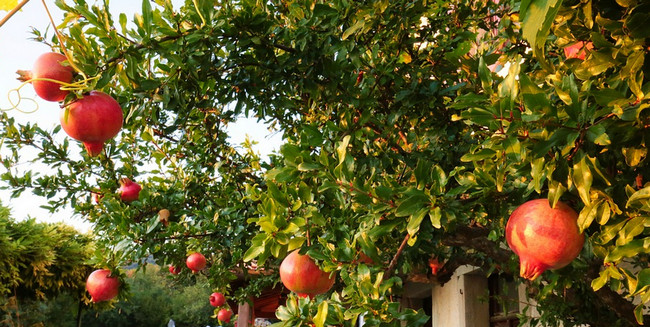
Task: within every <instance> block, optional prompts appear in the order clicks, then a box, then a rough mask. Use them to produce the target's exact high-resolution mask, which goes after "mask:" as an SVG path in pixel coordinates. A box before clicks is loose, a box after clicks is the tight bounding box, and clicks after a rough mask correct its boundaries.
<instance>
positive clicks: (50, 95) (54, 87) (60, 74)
mask: <svg viewBox="0 0 650 327" xmlns="http://www.w3.org/2000/svg"><path fill="white" fill-rule="evenodd" d="M66 60H67V58H66V57H65V56H64V55H62V54H60V53H56V52H48V53H44V54H42V55H40V56H39V57H38V58H37V59H36V62H34V67H33V68H32V72H31V74H32V76H31V78H34V79H37V78H48V79H53V80H57V81H61V82H63V83H70V82H72V76H73V74H74V69H73V68H72V67H70V66H63V65H62V64H61V62H63V61H66ZM32 86H33V87H34V91H36V94H37V95H38V96H39V97H41V99H43V100H47V101H55V102H56V101H63V99H65V97H66V95H68V93H70V91H64V90H61V84H59V83H56V82H50V81H39V80H35V81H32Z"/></svg>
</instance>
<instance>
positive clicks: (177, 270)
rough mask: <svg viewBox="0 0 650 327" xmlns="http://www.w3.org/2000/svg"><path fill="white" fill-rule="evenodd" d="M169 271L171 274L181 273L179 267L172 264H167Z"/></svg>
mask: <svg viewBox="0 0 650 327" xmlns="http://www.w3.org/2000/svg"><path fill="white" fill-rule="evenodd" d="M169 272H170V273H171V274H172V275H178V274H180V273H181V267H174V266H173V265H170V266H169Z"/></svg>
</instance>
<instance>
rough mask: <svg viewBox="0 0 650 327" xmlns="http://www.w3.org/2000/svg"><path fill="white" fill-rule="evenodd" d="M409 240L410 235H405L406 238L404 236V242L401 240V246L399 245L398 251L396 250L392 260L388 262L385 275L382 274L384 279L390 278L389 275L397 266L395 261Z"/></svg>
mask: <svg viewBox="0 0 650 327" xmlns="http://www.w3.org/2000/svg"><path fill="white" fill-rule="evenodd" d="M410 238H411V235H410V234H408V233H407V234H406V236H404V240H402V244H400V246H399V249H397V252H396V253H395V256H394V257H393V260H391V261H390V264H389V265H388V268H386V273H385V274H384V278H385V279H388V278H390V275H391V274H392V273H393V270H395V267H396V266H397V260H398V259H399V257H400V256H401V255H402V252H404V248H406V244H407V243H408V241H409V239H410Z"/></svg>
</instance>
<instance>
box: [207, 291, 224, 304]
mask: <svg viewBox="0 0 650 327" xmlns="http://www.w3.org/2000/svg"><path fill="white" fill-rule="evenodd" d="M224 304H226V297H225V296H223V293H221V292H214V293H212V294H211V295H210V305H211V306H213V307H220V306H222V305H224Z"/></svg>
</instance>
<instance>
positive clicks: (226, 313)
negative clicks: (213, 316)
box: [217, 309, 232, 322]
mask: <svg viewBox="0 0 650 327" xmlns="http://www.w3.org/2000/svg"><path fill="white" fill-rule="evenodd" d="M230 317H232V311H230V309H221V310H219V313H217V319H219V321H221V322H230Z"/></svg>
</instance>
